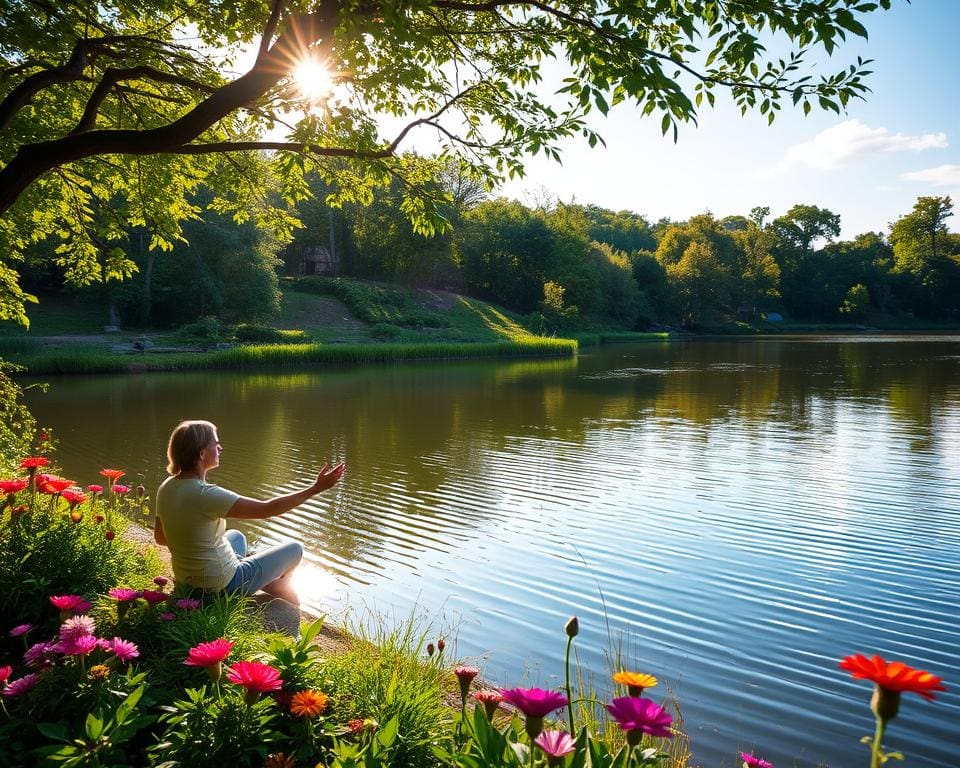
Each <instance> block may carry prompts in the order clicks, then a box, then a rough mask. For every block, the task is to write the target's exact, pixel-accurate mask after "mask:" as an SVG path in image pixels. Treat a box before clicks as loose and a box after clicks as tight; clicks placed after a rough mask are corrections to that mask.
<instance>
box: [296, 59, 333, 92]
mask: <svg viewBox="0 0 960 768" xmlns="http://www.w3.org/2000/svg"><path fill="white" fill-rule="evenodd" d="M293 79H294V82H295V83H296V85H297V90H298V91H299V92H300V95H301V96H303V97H304V98H305V99H309V100H310V101H323V100H325V99H327V98H329V97H330V92H331V91H332V90H333V79H332V78H331V76H330V71H329V70H328V69H327V68H326V67H325V66H324V65H323V64H321V63H320V62H319V61H313V60H310V61H304V62H302V63H300V64H299V65H298V66H297V68H296V69H295V70H294V71H293Z"/></svg>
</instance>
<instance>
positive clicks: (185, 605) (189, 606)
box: [176, 597, 200, 611]
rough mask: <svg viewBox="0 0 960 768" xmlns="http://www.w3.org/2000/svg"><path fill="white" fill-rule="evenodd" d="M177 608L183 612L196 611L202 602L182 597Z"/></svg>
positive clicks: (177, 603)
mask: <svg viewBox="0 0 960 768" xmlns="http://www.w3.org/2000/svg"><path fill="white" fill-rule="evenodd" d="M176 606H177V608H179V609H180V610H181V611H195V610H197V608H199V607H200V601H199V600H197V599H196V598H193V597H181V598H180V599H179V600H177V602H176Z"/></svg>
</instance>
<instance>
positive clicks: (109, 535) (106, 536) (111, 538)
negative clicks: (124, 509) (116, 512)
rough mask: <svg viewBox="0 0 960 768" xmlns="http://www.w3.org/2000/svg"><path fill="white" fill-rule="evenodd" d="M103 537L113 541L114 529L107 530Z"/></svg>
mask: <svg viewBox="0 0 960 768" xmlns="http://www.w3.org/2000/svg"><path fill="white" fill-rule="evenodd" d="M103 538H105V539H106V540H107V541H113V531H107V532H106V533H105V534H103Z"/></svg>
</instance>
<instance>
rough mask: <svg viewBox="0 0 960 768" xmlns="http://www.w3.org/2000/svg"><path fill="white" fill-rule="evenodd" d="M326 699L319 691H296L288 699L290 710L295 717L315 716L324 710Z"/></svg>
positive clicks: (325, 708)
mask: <svg viewBox="0 0 960 768" xmlns="http://www.w3.org/2000/svg"><path fill="white" fill-rule="evenodd" d="M327 701H328V698H327V695H326V694H325V693H320V691H298V692H297V693H295V694H293V698H292V699H290V712H291V714H293V715H296V716H297V717H316V716H317V715H322V714H323V713H324V712H326V710H327Z"/></svg>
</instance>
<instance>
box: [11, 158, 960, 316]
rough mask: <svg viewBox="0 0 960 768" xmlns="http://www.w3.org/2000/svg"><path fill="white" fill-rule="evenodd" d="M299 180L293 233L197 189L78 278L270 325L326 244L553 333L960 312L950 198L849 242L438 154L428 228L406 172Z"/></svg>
mask: <svg viewBox="0 0 960 768" xmlns="http://www.w3.org/2000/svg"><path fill="white" fill-rule="evenodd" d="M306 182H307V183H308V184H309V185H310V187H311V192H312V194H313V196H312V198H308V199H306V200H301V201H300V202H299V203H298V204H297V211H296V213H297V216H298V218H299V219H300V222H301V224H302V226H301V227H300V228H298V229H296V230H295V231H294V233H293V236H292V240H291V241H289V242H287V243H286V244H281V243H280V242H279V241H278V240H277V239H276V237H275V236H274V235H272V234H270V233H269V231H268V230H267V229H265V228H262V227H258V226H257V225H255V224H254V220H253V219H250V220H244V217H243V216H238V215H237V214H236V213H235V212H230V213H229V214H228V213H227V212H225V211H222V210H221V209H220V208H219V206H218V200H217V198H215V197H214V195H213V194H212V193H211V192H210V191H209V190H207V189H206V188H204V187H201V188H200V191H199V192H197V193H196V194H195V195H194V196H193V198H192V199H191V205H192V206H193V213H192V217H191V218H190V219H189V220H188V221H187V222H186V223H185V225H184V236H185V237H184V238H183V239H181V240H178V241H176V242H173V243H169V242H166V243H163V245H162V246H161V247H159V248H158V247H151V246H152V245H153V246H155V245H156V243H154V242H152V236H151V233H150V229H149V227H147V226H144V227H142V228H138V229H134V230H131V231H129V232H128V233H127V237H126V238H125V240H123V241H122V242H123V245H122V251H123V252H122V254H121V255H122V257H123V258H125V259H129V260H130V261H132V262H133V263H134V264H135V265H136V270H135V271H134V272H133V274H132V275H131V277H130V278H129V279H127V280H125V281H123V282H116V281H112V282H110V283H107V284H106V285H105V286H104V285H101V286H99V287H88V288H84V289H81V290H82V291H85V292H87V293H90V294H94V293H95V294H97V296H98V297H99V299H100V300H103V301H105V302H106V303H108V304H109V306H110V307H111V310H112V313H111V314H112V316H113V317H114V318H115V320H116V321H117V322H120V323H123V324H127V325H154V326H164V325H167V326H170V325H178V324H182V323H187V322H192V321H194V320H197V319H198V318H200V317H206V316H213V317H217V318H218V319H220V320H221V321H224V322H239V321H247V322H250V321H255V322H265V321H269V319H270V318H271V317H273V316H275V314H276V313H277V311H278V309H279V306H280V295H281V294H280V290H279V287H278V274H287V275H296V274H298V273H299V272H300V271H301V270H302V268H303V264H304V256H305V255H306V254H308V253H311V252H316V251H317V250H318V249H324V250H325V251H326V252H327V253H332V254H333V256H334V261H335V263H336V264H337V270H338V274H341V275H345V276H353V277H357V278H364V279H372V280H381V281H387V282H393V283H398V284H402V285H406V286H411V287H429V288H443V289H449V290H453V291H457V292H461V293H466V294H468V295H471V296H475V297H477V298H481V299H485V300H487V301H491V302H494V303H497V304H500V305H502V306H504V307H506V308H508V309H511V310H514V311H516V312H518V313H522V314H533V315H534V316H535V317H534V319H535V320H536V319H539V321H540V323H541V325H542V327H543V328H544V329H545V330H547V331H554V332H560V331H564V330H569V329H572V328H600V327H609V328H624V329H643V328H648V327H650V326H653V325H658V324H660V325H670V326H682V327H686V328H703V327H707V328H709V327H711V326H717V325H719V324H723V323H728V322H730V321H732V320H738V319H739V320H747V321H754V320H758V319H760V318H762V317H763V316H765V315H768V314H769V313H774V312H776V313H780V314H782V315H785V316H787V317H788V318H789V319H792V320H798V321H804V322H837V321H854V322H860V321H864V320H867V319H869V318H870V317H872V316H879V315H884V316H901V317H909V316H912V317H916V318H920V319H923V320H930V321H960V235H958V234H955V233H951V232H949V231H948V229H947V224H946V222H947V219H948V218H949V217H950V216H951V215H952V213H953V203H952V201H951V199H950V198H949V197H921V198H919V199H918V200H917V202H916V204H915V206H914V208H913V210H912V211H910V212H908V213H905V214H904V215H903V216H901V217H900V218H899V219H897V220H896V221H895V222H893V223H892V224H891V225H890V228H889V231H888V232H887V233H875V232H870V233H865V234H862V235H859V236H857V237H856V238H854V239H853V240H849V241H840V240H837V238H838V237H839V233H840V216H839V215H838V214H836V213H833V212H831V211H829V210H827V209H824V208H819V207H817V206H815V205H795V206H793V207H792V208H791V209H790V210H789V211H787V212H786V213H785V214H784V215H782V216H780V217H778V218H772V219H771V218H770V211H769V208H754V209H753V210H752V211H750V212H749V214H748V215H745V216H744V215H741V216H728V217H726V218H723V219H717V218H715V217H714V216H712V215H711V214H709V213H704V214H701V215H698V216H694V217H692V218H690V219H689V220H688V221H679V222H675V221H670V220H660V221H658V222H654V223H651V222H650V221H649V220H647V219H646V218H645V217H644V216H642V215H640V214H637V213H633V212H630V211H618V212H615V211H611V210H607V209H604V208H600V207H598V206H595V205H581V204H576V203H558V202H555V201H549V200H547V201H545V202H543V203H542V204H539V205H535V206H529V205H525V204H523V203H521V202H518V201H515V200H507V199H504V198H497V199H489V198H488V196H487V195H486V193H485V192H484V190H483V187H482V186H481V185H480V184H479V183H478V182H477V181H475V180H473V179H471V178H470V177H467V176H465V175H464V174H463V173H461V172H459V171H458V169H457V168H456V167H455V166H452V165H443V164H441V163H439V162H438V163H437V166H436V179H435V186H436V187H437V189H438V190H439V191H442V192H445V193H446V196H447V198H448V200H449V202H448V203H447V205H446V207H445V208H444V209H443V213H444V215H445V216H446V219H447V221H448V223H449V226H448V227H447V228H446V230H445V231H443V232H442V233H440V234H437V235H435V236H433V237H427V236H424V235H422V234H418V233H416V232H415V231H414V229H413V228H412V226H411V224H410V219H409V216H408V211H406V210H405V208H404V200H405V196H404V190H403V188H402V183H401V182H400V181H396V182H395V183H394V184H393V185H391V186H390V187H388V188H387V189H386V190H385V191H384V192H383V193H381V194H380V195H378V196H377V197H376V198H374V199H373V200H372V202H370V203H369V204H368V205H360V204H347V205H344V206H342V207H339V208H332V207H328V205H327V204H326V200H327V199H328V197H329V195H330V194H331V190H330V189H329V188H327V187H326V186H325V185H324V183H323V182H322V181H321V180H320V179H319V177H316V176H312V177H308V178H307V179H306ZM265 194H270V193H269V192H267V193H265ZM48 248H49V245H48V243H47V242H46V241H41V242H40V243H37V244H35V245H34V246H32V248H31V250H30V251H28V252H27V254H26V259H25V263H24V265H23V269H22V272H23V283H24V286H25V287H26V288H27V289H28V290H38V289H39V290H44V289H51V288H55V287H57V286H59V285H61V284H62V280H63V278H62V275H59V274H57V273H56V270H55V269H54V268H53V267H52V266H51V260H50V259H49V258H48V257H47V253H48V250H45V249H48Z"/></svg>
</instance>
